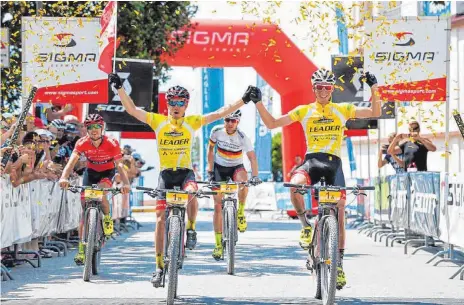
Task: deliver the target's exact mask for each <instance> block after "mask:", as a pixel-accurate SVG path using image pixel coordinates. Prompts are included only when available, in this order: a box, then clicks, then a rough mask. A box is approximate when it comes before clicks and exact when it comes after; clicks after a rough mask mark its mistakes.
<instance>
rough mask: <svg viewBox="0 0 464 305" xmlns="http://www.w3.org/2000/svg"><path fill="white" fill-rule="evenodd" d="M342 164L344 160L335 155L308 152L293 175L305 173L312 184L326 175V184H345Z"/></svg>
mask: <svg viewBox="0 0 464 305" xmlns="http://www.w3.org/2000/svg"><path fill="white" fill-rule="evenodd" d="M341 166H342V161H341V160H340V158H339V157H337V156H335V155H331V154H326V153H311V154H306V156H305V160H304V162H303V164H301V165H300V166H299V167H297V168H296V170H295V171H294V172H293V175H295V174H303V175H305V176H306V178H307V179H308V183H309V184H311V185H314V184H316V183H318V182H319V181H320V180H321V178H322V177H325V183H326V185H333V186H335V185H336V186H345V179H344V177H343V170H342V168H341ZM337 172H338V175H337ZM336 177H337V179H336ZM341 184H343V185H341Z"/></svg>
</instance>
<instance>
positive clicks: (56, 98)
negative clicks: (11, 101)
mask: <svg viewBox="0 0 464 305" xmlns="http://www.w3.org/2000/svg"><path fill="white" fill-rule="evenodd" d="M21 30H22V48H23V49H22V61H23V66H22V73H23V78H22V81H23V98H24V99H25V98H27V97H26V95H27V93H28V92H29V91H30V89H31V87H32V85H38V86H39V90H38V92H37V95H36V97H35V101H36V102H46V103H48V102H51V103H55V104H65V103H106V102H107V101H108V89H107V88H108V76H107V75H106V73H105V72H103V71H101V70H99V69H98V61H99V36H100V35H99V34H100V23H99V19H98V18H87V17H86V18H74V17H72V18H62V17H41V18H37V17H23V18H22V29H21Z"/></svg>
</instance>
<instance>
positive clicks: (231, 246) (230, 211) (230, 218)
mask: <svg viewBox="0 0 464 305" xmlns="http://www.w3.org/2000/svg"><path fill="white" fill-rule="evenodd" d="M226 214H227V244H226V247H227V273H228V274H230V275H233V274H234V273H235V233H236V231H237V219H236V218H235V213H234V208H233V207H232V206H228V207H227V208H226Z"/></svg>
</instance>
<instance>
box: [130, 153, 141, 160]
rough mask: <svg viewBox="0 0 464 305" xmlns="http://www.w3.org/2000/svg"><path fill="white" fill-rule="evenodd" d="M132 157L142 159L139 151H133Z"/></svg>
mask: <svg viewBox="0 0 464 305" xmlns="http://www.w3.org/2000/svg"><path fill="white" fill-rule="evenodd" d="M132 157H133V158H134V159H135V160H136V161H137V160H140V159H142V156H141V155H140V154H139V153H133V154H132Z"/></svg>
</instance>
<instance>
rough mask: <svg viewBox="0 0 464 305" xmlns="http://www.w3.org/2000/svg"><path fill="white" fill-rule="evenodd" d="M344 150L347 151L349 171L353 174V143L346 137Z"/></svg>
mask: <svg viewBox="0 0 464 305" xmlns="http://www.w3.org/2000/svg"><path fill="white" fill-rule="evenodd" d="M345 142H346V149H347V150H348V160H349V161H350V170H351V172H354V171H355V170H356V158H355V157H354V149H353V141H351V138H349V137H346V138H345Z"/></svg>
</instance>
